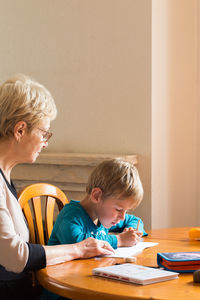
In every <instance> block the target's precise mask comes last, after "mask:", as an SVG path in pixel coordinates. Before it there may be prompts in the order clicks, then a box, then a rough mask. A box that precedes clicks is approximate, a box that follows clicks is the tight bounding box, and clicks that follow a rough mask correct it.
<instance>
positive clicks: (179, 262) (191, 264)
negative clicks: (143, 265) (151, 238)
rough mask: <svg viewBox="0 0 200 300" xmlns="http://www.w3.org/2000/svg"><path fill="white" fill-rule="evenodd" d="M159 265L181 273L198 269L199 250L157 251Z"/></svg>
mask: <svg viewBox="0 0 200 300" xmlns="http://www.w3.org/2000/svg"><path fill="white" fill-rule="evenodd" d="M157 263H158V265H159V266H161V267H163V268H165V269H167V270H171V271H178V272H182V273H187V272H194V271H195V270H197V269H200V252H168V253H157Z"/></svg>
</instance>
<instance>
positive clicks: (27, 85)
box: [0, 74, 57, 138]
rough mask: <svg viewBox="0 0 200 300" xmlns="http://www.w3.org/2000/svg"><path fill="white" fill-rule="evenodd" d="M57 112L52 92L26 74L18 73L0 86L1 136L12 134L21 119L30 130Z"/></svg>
mask: <svg viewBox="0 0 200 300" xmlns="http://www.w3.org/2000/svg"><path fill="white" fill-rule="evenodd" d="M56 114H57V109H56V105H55V102H54V99H53V97H52V95H51V94H50V92H49V91H48V90H47V89H46V88H45V87H44V86H43V85H42V84H39V83H38V82H36V81H34V80H33V79H31V78H29V77H28V76H26V75H23V74H17V75H15V76H14V77H12V78H10V79H8V80H7V81H5V82H4V83H3V84H2V85H1V86H0V138H8V137H10V136H12V135H13V129H14V126H15V125H16V124H17V123H18V122H19V121H24V122H26V123H27V127H28V130H32V129H33V128H34V126H35V125H37V124H38V123H39V121H40V120H42V119H43V118H45V117H48V118H50V120H54V119H55V118H56Z"/></svg>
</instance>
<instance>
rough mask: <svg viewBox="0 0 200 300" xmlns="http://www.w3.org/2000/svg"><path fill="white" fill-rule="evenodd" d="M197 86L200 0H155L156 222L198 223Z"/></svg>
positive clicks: (153, 48)
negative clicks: (198, 8)
mask: <svg viewBox="0 0 200 300" xmlns="http://www.w3.org/2000/svg"><path fill="white" fill-rule="evenodd" d="M198 39H199V37H198ZM198 55H199V54H198ZM196 92H197V1H196V0H190V1H188V0H162V1H160V0H153V1H152V226H153V227H154V228H155V227H156V228H158V227H172V226H194V225H197V223H198V216H197V205H198V197H197V184H198V177H197V172H198V163H197V129H198V124H199V120H198V122H197V104H198V103H199V99H197V97H196V96H197V95H196ZM198 109H199V107H198Z"/></svg>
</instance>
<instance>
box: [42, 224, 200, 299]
mask: <svg viewBox="0 0 200 300" xmlns="http://www.w3.org/2000/svg"><path fill="white" fill-rule="evenodd" d="M179 230H180V235H179V234H178V231H179ZM188 230H189V228H185V229H183V228H181V229H178V228H176V229H168V230H166V229H165V230H164V229H161V230H160V236H159V230H156V231H155V235H156V238H153V236H154V230H151V231H150V234H149V237H145V238H144V241H149V242H150V241H151V242H159V244H158V245H157V246H155V247H152V248H149V249H145V250H144V251H143V252H142V253H141V254H139V255H137V261H136V263H137V264H141V265H144V266H150V267H156V266H157V263H156V258H157V252H168V251H169V252H170V251H171V252H172V251H173V252H176V251H200V241H190V240H189V239H188ZM163 232H165V235H164V236H163ZM122 262H123V260H122V259H115V258H100V259H99V258H98V259H97V258H96V259H95V258H93V259H85V260H74V261H71V262H67V263H62V264H59V265H55V266H49V267H47V268H45V269H42V270H40V271H38V273H37V278H38V280H39V282H40V284H41V285H42V286H44V287H45V288H47V289H49V290H51V291H52V292H54V293H56V294H59V295H61V296H63V297H68V298H71V299H79V300H86V299H87V300H94V299H95V300H100V299H104V300H111V299H113V300H114V299H116V300H119V299H120V300H127V299H132V300H133V299H160V300H161V299H176V300H178V299H181V300H183V299H187V300H190V299H192V300H193V299H194V300H195V299H198V300H199V299H200V284H196V283H194V282H193V276H192V274H191V273H190V274H188V273H187V274H180V275H179V278H178V279H174V280H170V281H165V282H160V283H155V284H151V285H146V286H141V285H136V284H131V283H125V282H120V281H116V280H111V279H105V278H101V277H96V276H92V269H93V268H96V267H100V266H108V265H113V264H115V263H122Z"/></svg>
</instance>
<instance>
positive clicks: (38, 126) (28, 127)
mask: <svg viewBox="0 0 200 300" xmlns="http://www.w3.org/2000/svg"><path fill="white" fill-rule="evenodd" d="M56 113H57V111H56V106H55V103H54V100H53V98H52V96H51V94H50V93H49V91H48V90H47V89H46V88H45V87H44V86H43V85H41V84H39V83H37V82H35V81H33V80H31V79H30V78H28V77H26V76H24V75H17V76H15V77H14V78H11V79H9V80H7V81H6V82H5V83H3V84H2V85H1V86H0V298H1V299H4V300H6V299H17V298H19V299H20V300H22V299H34V298H33V293H32V291H31V280H30V275H29V271H31V270H37V269H40V268H44V267H45V266H47V265H51V264H56V263H60V262H64V261H69V260H72V259H76V258H87V257H92V256H95V255H100V254H109V253H110V252H111V251H112V248H111V247H110V246H109V244H108V245H107V247H106V249H105V242H103V241H97V240H95V239H92V238H90V239H87V240H84V241H82V242H80V243H77V244H73V245H58V246H42V245H36V244H31V243H29V231H28V228H27V225H26V221H25V220H24V217H23V214H22V211H21V208H20V205H19V203H18V201H17V193H16V190H15V187H14V185H13V183H12V181H11V179H10V174H11V170H12V168H13V167H14V166H15V165H17V164H19V163H25V162H26V163H27V162H29V163H33V162H34V161H35V160H36V158H37V157H38V155H39V154H40V152H41V151H42V149H43V148H46V147H47V146H48V140H49V138H50V137H51V136H52V134H51V133H50V132H49V128H50V122H51V121H52V120H53V119H55V117H56ZM31 297H32V298H31Z"/></svg>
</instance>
